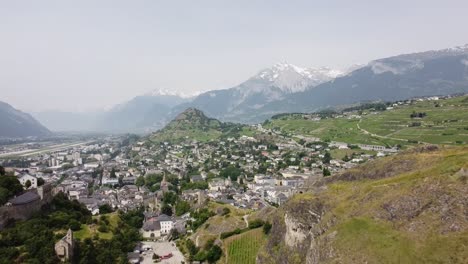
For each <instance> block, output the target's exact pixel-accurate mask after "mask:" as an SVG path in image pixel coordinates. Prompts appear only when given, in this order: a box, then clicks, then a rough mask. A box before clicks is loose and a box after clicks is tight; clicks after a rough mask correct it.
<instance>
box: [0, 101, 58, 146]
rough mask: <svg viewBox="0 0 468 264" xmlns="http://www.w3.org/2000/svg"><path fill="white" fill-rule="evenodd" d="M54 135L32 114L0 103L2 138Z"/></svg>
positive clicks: (0, 131) (0, 135) (0, 132)
mask: <svg viewBox="0 0 468 264" xmlns="http://www.w3.org/2000/svg"><path fill="white" fill-rule="evenodd" d="M50 134H52V133H51V132H50V131H49V130H48V129H47V128H46V127H45V126H43V125H42V124H41V123H39V122H38V121H37V120H36V119H34V118H33V117H32V116H31V115H30V114H27V113H24V112H22V111H20V110H17V109H15V108H13V107H12V106H11V105H9V104H7V103H5V102H1V101H0V138H2V137H3V138H23V137H40V136H48V135H50Z"/></svg>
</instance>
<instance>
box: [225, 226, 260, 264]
mask: <svg viewBox="0 0 468 264" xmlns="http://www.w3.org/2000/svg"><path fill="white" fill-rule="evenodd" d="M265 238H266V236H265V235H264V234H263V230H262V228H257V229H253V230H250V231H247V232H245V233H242V234H239V235H236V236H232V237H230V238H228V239H226V240H225V245H226V249H227V254H226V263H229V264H250V263H252V264H255V260H256V258H257V253H258V250H259V249H260V247H261V246H262V245H263V243H264V242H265Z"/></svg>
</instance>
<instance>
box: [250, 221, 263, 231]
mask: <svg viewBox="0 0 468 264" xmlns="http://www.w3.org/2000/svg"><path fill="white" fill-rule="evenodd" d="M264 224H265V222H264V221H263V220H260V219H255V220H253V221H249V229H254V228H257V227H261V226H263V225H264Z"/></svg>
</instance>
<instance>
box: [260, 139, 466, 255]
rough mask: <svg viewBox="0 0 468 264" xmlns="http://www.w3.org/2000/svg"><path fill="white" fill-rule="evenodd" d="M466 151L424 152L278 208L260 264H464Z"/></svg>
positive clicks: (329, 183) (322, 186) (372, 167)
mask: <svg viewBox="0 0 468 264" xmlns="http://www.w3.org/2000/svg"><path fill="white" fill-rule="evenodd" d="M467 168H468V147H463V148H444V149H438V148H437V147H424V148H420V149H416V150H411V151H408V152H405V153H402V154H399V155H396V156H393V157H388V158H384V159H381V160H377V161H374V162H371V163H368V164H366V165H363V166H361V167H359V168H356V169H353V170H350V171H347V172H345V173H343V174H341V175H337V176H335V177H330V178H327V179H326V180H324V181H322V182H321V183H319V184H318V185H316V186H313V187H314V188H312V189H311V190H314V191H311V192H308V193H304V194H300V195H297V196H295V197H293V198H292V199H291V200H290V201H289V202H288V203H287V204H286V205H284V206H282V207H280V208H279V209H278V210H277V212H276V217H275V218H274V219H275V220H274V221H273V229H272V231H271V234H270V236H269V239H268V242H267V244H266V245H265V246H264V247H263V248H262V249H261V251H260V253H259V255H258V258H257V262H258V263H467V261H468V250H467V247H466V245H468V200H467V199H466V195H467V194H468V183H467V179H468V170H467Z"/></svg>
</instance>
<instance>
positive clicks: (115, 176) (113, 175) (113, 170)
mask: <svg viewBox="0 0 468 264" xmlns="http://www.w3.org/2000/svg"><path fill="white" fill-rule="evenodd" d="M110 177H111V178H117V175H116V174H115V168H112V170H111V173H110Z"/></svg>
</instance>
